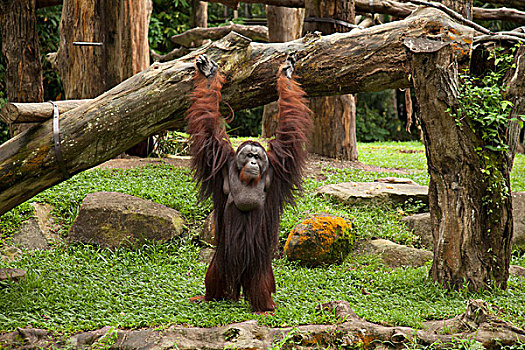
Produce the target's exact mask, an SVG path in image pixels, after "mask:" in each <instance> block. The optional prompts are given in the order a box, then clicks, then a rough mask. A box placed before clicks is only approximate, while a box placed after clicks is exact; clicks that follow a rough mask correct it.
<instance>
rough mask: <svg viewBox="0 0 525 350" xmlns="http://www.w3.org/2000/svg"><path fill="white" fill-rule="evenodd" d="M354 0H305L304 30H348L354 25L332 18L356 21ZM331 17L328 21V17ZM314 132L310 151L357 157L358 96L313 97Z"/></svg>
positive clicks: (351, 158) (328, 32) (332, 31)
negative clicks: (356, 123) (356, 101)
mask: <svg viewBox="0 0 525 350" xmlns="http://www.w3.org/2000/svg"><path fill="white" fill-rule="evenodd" d="M354 10H355V7H354V0H306V1H305V16H306V18H308V19H310V21H309V22H306V23H305V24H304V30H303V31H304V33H308V32H311V33H313V32H315V31H319V32H321V33H322V34H323V35H326V34H332V33H335V32H348V31H350V29H351V28H349V27H347V26H344V25H341V24H337V23H333V22H330V20H340V21H343V22H346V23H354V21H355V12H354ZM327 20H328V21H327ZM309 106H310V108H311V110H312V118H313V121H314V122H313V125H314V127H313V132H312V134H311V137H310V144H309V151H310V152H313V153H317V154H320V155H323V156H328V157H332V158H337V159H343V160H357V140H356V126H355V112H356V110H355V108H356V106H355V97H354V96H353V95H341V96H326V97H316V98H311V99H310V104H309Z"/></svg>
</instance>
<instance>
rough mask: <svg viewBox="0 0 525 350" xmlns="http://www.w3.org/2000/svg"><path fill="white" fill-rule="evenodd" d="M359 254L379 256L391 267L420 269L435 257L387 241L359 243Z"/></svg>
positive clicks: (425, 252)
mask: <svg viewBox="0 0 525 350" xmlns="http://www.w3.org/2000/svg"><path fill="white" fill-rule="evenodd" d="M357 252H358V253H359V254H363V253H364V254H372V255H377V256H379V257H380V258H381V259H382V260H383V262H384V263H385V265H387V266H389V267H401V266H412V267H420V266H423V265H425V263H427V262H428V261H431V260H432V259H433V257H434V255H433V254H432V252H429V251H427V250H423V249H417V248H411V247H407V246H404V245H400V244H397V243H394V242H391V241H389V240H386V239H374V240H367V241H362V242H359V246H358V249H357Z"/></svg>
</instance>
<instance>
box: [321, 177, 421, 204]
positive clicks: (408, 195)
mask: <svg viewBox="0 0 525 350" xmlns="http://www.w3.org/2000/svg"><path fill="white" fill-rule="evenodd" d="M316 194H317V195H319V196H330V197H334V198H337V199H338V200H340V201H341V202H344V203H348V204H367V203H385V202H393V203H400V204H403V203H405V202H406V201H407V200H409V199H411V200H413V201H421V202H423V203H426V204H428V186H421V185H417V184H411V183H398V182H394V183H388V182H387V183H384V182H342V183H338V184H333V185H326V186H321V187H319V188H318V189H317V193H316Z"/></svg>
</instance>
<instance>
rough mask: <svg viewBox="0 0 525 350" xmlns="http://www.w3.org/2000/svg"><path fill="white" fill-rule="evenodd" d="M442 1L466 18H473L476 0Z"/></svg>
mask: <svg viewBox="0 0 525 350" xmlns="http://www.w3.org/2000/svg"><path fill="white" fill-rule="evenodd" d="M441 3H443V5H445V6H446V7H448V8H449V9H451V10H454V11H456V12H457V13H459V14H460V15H462V16H463V17H465V18H466V19H472V10H473V9H474V0H441Z"/></svg>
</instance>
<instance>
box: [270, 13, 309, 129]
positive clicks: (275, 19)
mask: <svg viewBox="0 0 525 350" xmlns="http://www.w3.org/2000/svg"><path fill="white" fill-rule="evenodd" d="M266 18H267V21H268V41H269V42H272V43H284V42H287V41H291V40H295V39H298V38H300V37H301V34H302V32H303V18H304V9H294V8H287V7H279V6H272V5H267V6H266ZM278 112H279V111H278V108H277V102H272V103H269V104H267V105H265V106H264V112H263V118H262V137H266V138H270V137H272V136H273V135H274V134H275V130H276V129H277V125H278V122H279V121H278V120H277V119H278V115H279V114H278Z"/></svg>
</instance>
